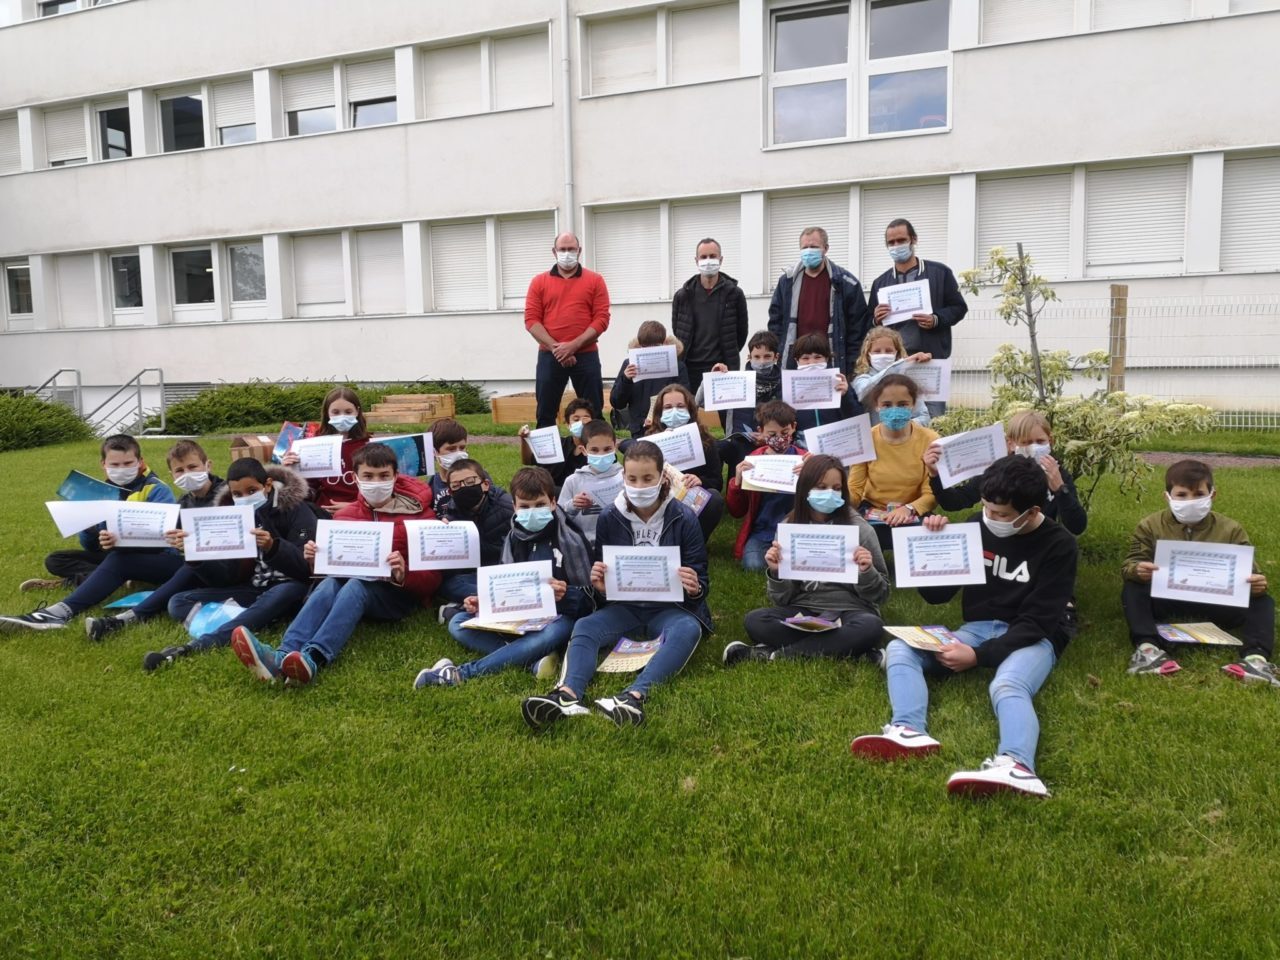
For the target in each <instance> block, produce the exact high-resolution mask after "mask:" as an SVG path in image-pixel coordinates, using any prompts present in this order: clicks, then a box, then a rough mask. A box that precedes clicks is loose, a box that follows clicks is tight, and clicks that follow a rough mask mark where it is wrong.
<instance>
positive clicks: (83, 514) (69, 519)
mask: <svg viewBox="0 0 1280 960" xmlns="http://www.w3.org/2000/svg"><path fill="white" fill-rule="evenodd" d="M119 502H120V501H118V500H48V501H46V502H45V506H46V507H47V508H48V509H49V516H51V517H53V522H54V525H55V526H56V527H57V528H58V533H60V534H61V535H62V536H64V537H71V536H75V534H77V533H79V532H80V531H81V530H88V529H89V528H90V527H96V526H97V525H98V524H100V523H105V522H106V519H107V514H108V513H109V512H111V510H112V506H111V505H112V504H113V503H119Z"/></svg>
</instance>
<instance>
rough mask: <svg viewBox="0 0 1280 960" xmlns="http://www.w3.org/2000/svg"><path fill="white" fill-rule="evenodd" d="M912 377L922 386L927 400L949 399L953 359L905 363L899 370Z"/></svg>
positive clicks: (922, 395)
mask: <svg viewBox="0 0 1280 960" xmlns="http://www.w3.org/2000/svg"><path fill="white" fill-rule="evenodd" d="M899 372H900V373H902V374H904V375H905V376H908V377H910V378H911V379H912V380H914V381H915V382H916V383H917V384H918V385H919V387H920V396H921V397H923V398H924V399H925V400H939V401H941V400H949V399H950V398H951V361H950V360H930V361H929V362H928V363H904V364H903V365H902V370H901V371H899Z"/></svg>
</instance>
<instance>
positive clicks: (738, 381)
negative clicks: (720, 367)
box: [702, 370, 756, 410]
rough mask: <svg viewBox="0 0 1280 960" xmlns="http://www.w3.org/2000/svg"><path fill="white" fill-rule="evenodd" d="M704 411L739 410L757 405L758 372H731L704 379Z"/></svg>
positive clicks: (705, 376) (712, 375)
mask: <svg viewBox="0 0 1280 960" xmlns="http://www.w3.org/2000/svg"><path fill="white" fill-rule="evenodd" d="M702 387H703V391H702V401H703V402H702V409H703V410H737V409H739V408H741V407H754V406H755V405H756V372H755V371H754V370H730V371H728V372H727V373H708V374H705V375H704V376H703V378H702Z"/></svg>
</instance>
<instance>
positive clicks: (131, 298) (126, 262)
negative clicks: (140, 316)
mask: <svg viewBox="0 0 1280 960" xmlns="http://www.w3.org/2000/svg"><path fill="white" fill-rule="evenodd" d="M107 272H108V274H109V275H110V278H111V280H110V283H111V309H112V310H136V309H138V308H140V307H141V306H142V261H141V259H140V258H139V257H138V252H137V251H136V250H132V251H122V252H120V253H112V254H110V255H109V256H108V257H107Z"/></svg>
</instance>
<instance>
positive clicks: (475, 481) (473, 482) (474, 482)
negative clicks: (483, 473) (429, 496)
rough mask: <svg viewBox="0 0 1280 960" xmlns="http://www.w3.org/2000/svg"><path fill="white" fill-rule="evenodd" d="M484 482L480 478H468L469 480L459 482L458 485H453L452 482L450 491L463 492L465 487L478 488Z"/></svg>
mask: <svg viewBox="0 0 1280 960" xmlns="http://www.w3.org/2000/svg"><path fill="white" fill-rule="evenodd" d="M483 482H484V481H483V480H481V479H480V478H479V477H467V479H465V480H459V481H458V482H457V483H453V482H452V481H450V483H449V489H450V490H461V489H462V488H463V487H478V486H480V484H481V483H483Z"/></svg>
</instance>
